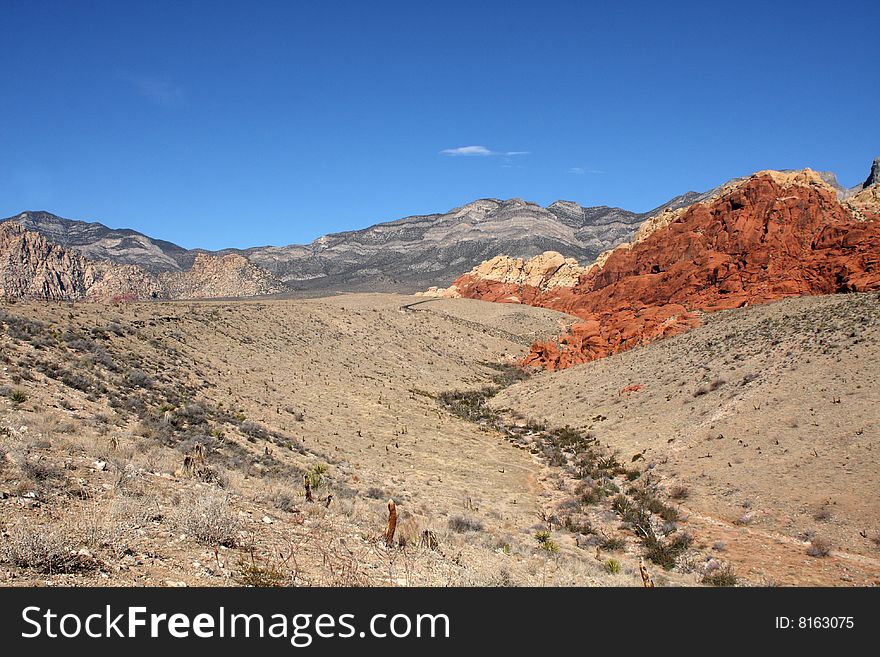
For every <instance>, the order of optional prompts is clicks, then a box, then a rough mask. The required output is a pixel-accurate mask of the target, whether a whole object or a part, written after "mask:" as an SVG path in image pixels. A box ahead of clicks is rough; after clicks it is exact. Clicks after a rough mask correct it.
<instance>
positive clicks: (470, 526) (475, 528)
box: [449, 516, 485, 534]
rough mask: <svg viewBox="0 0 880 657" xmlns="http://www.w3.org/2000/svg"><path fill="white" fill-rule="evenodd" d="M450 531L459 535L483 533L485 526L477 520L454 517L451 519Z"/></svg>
mask: <svg viewBox="0 0 880 657" xmlns="http://www.w3.org/2000/svg"><path fill="white" fill-rule="evenodd" d="M449 529H451V530H452V531H454V532H456V533H458V534H464V533H466V532H481V531H483V530H484V529H485V526H484V525H483V523H482V522H480V521H479V520H477V519H476V518H469V517H467V516H452V517H451V518H450V519H449Z"/></svg>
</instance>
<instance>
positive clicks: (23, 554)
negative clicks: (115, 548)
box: [2, 524, 97, 575]
mask: <svg viewBox="0 0 880 657" xmlns="http://www.w3.org/2000/svg"><path fill="white" fill-rule="evenodd" d="M2 545H3V547H2V555H3V559H4V560H5V561H6V562H7V563H10V564H12V565H14V566H18V567H19V568H30V569H33V570H36V571H37V572H40V573H46V574H49V575H51V574H56V573H76V572H82V571H84V570H91V569H93V568H95V567H96V565H97V564H95V563H94V562H93V560H92V559H91V558H90V557H89V556H87V554H86V553H79V552H78V551H77V548H78V542H77V540H76V539H75V537H74V536H73V532H72V531H71V530H70V528H69V527H68V526H67V525H64V524H60V525H52V526H47V527H35V526H17V527H14V528H13V529H12V530H11V531H10V532H9V536H8V537H7V539H6V540H5V541H4V542H3V544H2Z"/></svg>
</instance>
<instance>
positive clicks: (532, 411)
mask: <svg viewBox="0 0 880 657" xmlns="http://www.w3.org/2000/svg"><path fill="white" fill-rule="evenodd" d="M0 311H2V315H0V329H2V330H0V346H2V351H0V354H2V358H0V360H2V376H0V393H2V395H0V452H2V459H0V510H2V513H0V532H2V542H0V580H2V581H3V582H4V583H6V584H34V583H37V584H39V583H45V584H52V585H72V584H99V583H104V584H106V583H111V584H144V585H184V584H186V585H197V584H198V585H223V584H255V585H265V584H286V585H288V584H296V585H303V584H330V585H350V584H355V585H364V584H366V585H387V584H393V585H450V584H452V585H462V584H476V585H508V584H518V585H541V584H548V585H550V584H554V585H557V584H558V585H641V583H642V582H641V578H640V575H639V572H638V563H639V559H640V558H641V557H643V556H644V557H645V558H646V560H647V564H648V568H649V570H650V572H651V573H652V576H653V577H654V580H655V581H656V582H657V583H658V584H659V585H669V584H674V585H694V584H699V583H700V582H709V583H724V584H730V583H734V582H736V583H739V584H766V583H795V582H796V583H819V584H825V585H847V584H864V583H865V582H872V581H875V580H876V579H877V578H878V574H880V569H878V567H877V561H876V559H877V557H878V552H877V546H876V544H875V542H873V541H875V540H876V539H877V530H878V522H877V507H876V505H875V504H873V498H872V496H871V494H872V492H873V491H874V490H876V488H877V483H878V474H877V468H876V465H875V464H876V459H875V458H872V456H873V453H872V451H871V450H872V449H876V441H877V424H876V411H875V410H874V409H875V408H876V402H877V399H876V394H877V393H876V389H875V386H873V385H872V382H873V380H874V378H875V374H876V368H877V345H876V343H877V340H876V337H877V326H878V323H877V322H878V304H877V297H876V296H875V295H862V296H846V297H828V298H822V299H800V300H791V301H786V302H783V303H780V304H775V305H772V306H767V307H762V308H755V309H751V310H748V311H745V312H741V311H738V312H730V313H719V314H716V315H712V316H710V317H707V324H706V326H704V327H703V328H701V329H699V330H697V331H695V332H693V333H691V334H687V335H684V336H681V337H679V338H676V339H674V340H670V341H668V342H663V343H658V344H656V345H653V346H651V347H649V348H646V349H640V350H636V351H633V352H630V353H627V354H623V355H621V356H617V357H614V358H610V359H606V360H602V361H598V362H596V363H592V364H590V365H588V366H585V367H577V368H573V369H571V370H568V371H565V372H561V373H553V374H548V373H544V372H540V371H537V370H534V371H533V373H532V374H531V376H530V378H529V375H528V374H527V373H522V372H520V371H519V370H518V369H517V368H516V367H514V366H513V364H514V363H515V362H516V361H517V360H518V359H521V358H522V357H523V356H524V355H525V354H526V353H527V352H528V348H529V345H530V344H531V343H532V342H533V341H534V340H536V339H542V338H547V337H551V336H553V335H556V334H558V333H559V332H560V331H562V330H564V328H565V327H566V325H568V324H570V322H571V321H572V318H570V317H568V316H566V315H563V314H561V313H558V312H554V311H549V310H543V309H538V308H532V307H527V306H521V305H511V304H491V303H486V302H481V301H473V300H466V299H424V298H418V297H404V296H394V295H380V294H374V295H343V296H336V297H328V298H322V299H309V300H285V301H282V300H278V301H275V300H273V301H248V302H201V303H188V302H176V303H156V304H122V305H116V306H110V305H98V304H81V305H79V304H78V305H72V304H30V303H15V304H5V305H4V306H3V307H2V308H0ZM719 377H720V378H721V379H724V383H723V384H721V383H716V384H715V385H714V387H715V389H714V390H712V389H711V388H712V387H713V385H712V383H711V382H712V381H714V380H716V379H718V378H719ZM523 378H525V380H521V379H523ZM745 379H748V381H747V382H746V383H743V380H745ZM630 385H641V386H642V388H641V389H640V390H639V391H638V392H634V393H628V394H621V393H620V390H621V389H622V388H624V387H626V386H630ZM702 385H705V386H706V390H707V391H706V393H705V394H695V393H698V392H699V391H701V390H702V388H701V386H702ZM667 397H668V401H667ZM837 400H839V403H838V401H837ZM492 407H494V408H496V409H501V408H506V409H508V410H505V411H504V412H500V413H499V412H497V411H496V410H492ZM809 409H812V410H809ZM598 416H607V419H606V420H595V419H593V418H596V417H598ZM529 419H535V420H541V421H542V425H543V426H538V425H537V424H536V423H534V422H533V423H530V422H529ZM566 424H569V425H572V426H581V427H583V429H584V430H583V432H582V433H577V432H571V431H570V430H566V429H563V427H564V426H565V425H566ZM590 426H591V427H592V428H589V427H590ZM719 435H723V436H724V438H718V436H719ZM596 440H598V442H599V443H600V444H597V443H596V442H595V441H596ZM776 440H778V441H779V445H777V444H776V443H775V441H776ZM669 441H671V442H669ZM609 446H610V447H609ZM758 448H760V449H758ZM614 450H618V452H619V454H618V456H619V458H618V459H615V458H613V456H612V455H613V452H614ZM642 450H647V451H646V452H645V453H644V458H642V459H639V460H637V461H634V462H631V461H630V457H631V456H632V455H634V454H635V453H636V452H641V451H642ZM813 450H815V452H816V453H815V454H814V453H813ZM707 453H708V454H711V457H710V458H700V457H702V456H704V455H705V454H707ZM728 463H729V465H728ZM303 477H307V478H308V479H309V481H310V482H311V484H312V487H313V496H314V498H315V501H313V502H308V501H307V500H306V499H305V497H304V495H305V491H304V486H303ZM780 482H781V483H780ZM676 486H678V487H679V488H676ZM684 489H686V493H687V494H686V496H684V497H683V494H682V493H681V490H684ZM328 496H330V497H331V499H330V501H329V505H328V504H327V497H328ZM389 497H392V498H393V499H394V500H395V501H396V502H397V505H398V510H399V523H398V529H397V534H396V536H395V542H394V546H393V547H391V548H389V547H386V546H385V545H384V543H383V542H382V541H381V540H379V538H378V537H379V535H380V534H381V532H382V530H383V529H384V526H385V522H386V517H387V510H386V503H387V500H388V498H389ZM640 513H641V514H642V515H641V516H640V515H639V514H640ZM814 517H815V518H820V517H821V518H822V519H821V520H815V519H814ZM646 519H647V520H646ZM737 521H742V524H739V525H737V524H734V523H735V522H737ZM646 530H647V534H648V535H649V536H648V535H646V533H645V532H646ZM862 530H864V531H865V533H866V538H862V537H860V536H859V531H862ZM807 531H812V532H815V536H816V537H818V538H821V539H822V540H828V541H830V544H831V549H832V552H831V555H830V556H827V557H822V558H820V557H810V556H808V555H807V549H808V548H809V544H808V543H807V542H804V539H805V538H809V536H808V535H806V534H804V532H807ZM426 532H427V533H426ZM542 532H544V533H542ZM652 541H653V542H652ZM719 542H723V543H724V546H721V547H719V545H717V544H718V543H719ZM667 569H668V570H667ZM733 570H735V572H736V577H733V576H732V575H731V576H728V575H729V574H730V573H731V572H733ZM720 575H724V576H720Z"/></svg>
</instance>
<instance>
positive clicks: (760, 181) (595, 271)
mask: <svg viewBox="0 0 880 657" xmlns="http://www.w3.org/2000/svg"><path fill="white" fill-rule="evenodd" d="M808 173H812V172H808ZM786 175H788V174H777V173H775V172H772V173H770V172H768V173H761V174H755V175H754V176H752V177H751V178H749V179H748V180H746V181H745V182H743V183H741V184H739V185H736V186H734V187H732V188H730V189H728V190H725V192H724V193H723V194H722V195H721V196H720V197H717V198H715V199H712V200H710V201H707V202H705V203H701V204H696V205H693V206H690V207H689V208H687V209H686V210H684V211H680V212H678V213H677V214H675V215H674V216H671V218H670V219H669V222H668V223H665V224H663V223H662V222H661V223H659V224H658V227H656V228H655V229H653V232H650V234H647V236H643V239H641V241H636V242H634V243H633V244H630V245H627V246H625V247H621V248H617V249H615V250H614V251H612V252H611V253H610V255H608V257H607V258H606V259H604V262H603V263H601V264H598V265H596V266H594V267H592V268H590V269H588V270H587V272H586V273H585V274H583V275H581V276H580V278H579V280H578V282H577V283H576V284H575V285H573V286H571V287H554V288H552V289H547V290H541V289H539V288H536V287H530V286H527V285H525V286H524V285H516V284H509V283H500V282H497V281H492V280H485V279H479V278H477V277H475V276H473V275H471V274H466V275H465V276H462V277H461V278H459V279H458V280H457V281H456V282H455V283H454V284H453V288H450V289H455V290H456V292H457V294H458V295H459V296H463V297H468V298H476V299H485V300H488V301H512V302H521V303H527V304H530V305H535V306H542V307H546V308H552V309H555V310H561V311H564V312H567V313H570V314H572V315H575V316H577V317H579V318H581V319H582V320H584V321H583V322H582V323H578V324H575V325H574V326H572V328H571V330H570V332H569V333H568V334H567V335H564V336H562V337H561V338H560V339H559V340H558V341H556V342H540V343H536V344H535V345H534V346H533V347H532V350H531V353H530V354H529V356H528V357H527V358H526V360H525V362H526V363H527V364H534V365H541V366H543V367H547V368H550V369H556V368H562V367H568V366H570V365H572V364H576V363H582V362H586V361H589V360H593V359H596V358H601V357H604V356H607V355H609V354H614V353H618V352H620V351H623V350H625V349H630V348H632V347H634V346H637V345H641V344H645V343H647V342H651V341H653V340H656V339H659V338H663V337H669V336H672V335H676V334H678V333H681V332H683V331H686V330H688V329H690V328H692V327H694V326H696V325H698V324H699V318H698V316H697V315H696V314H695V311H704V312H712V311H716V310H722V309H727V308H739V307H742V306H746V305H750V304H757V303H767V302H769V301H773V300H776V299H780V298H783V297H787V296H795V295H805V294H830V293H834V292H848V291H866V290H874V289H878V288H880V216H878V215H877V214H876V213H874V212H871V211H870V210H866V209H864V208H861V210H862V211H861V212H860V213H855V212H854V208H852V207H850V206H847V205H844V204H842V203H841V202H840V201H839V200H838V198H837V196H836V194H835V192H834V190H833V189H832V188H830V187H828V186H827V185H824V184H818V183H817V182H815V181H812V182H811V180H812V179H811V178H810V176H809V175H803V174H802V175H801V176H800V177H798V178H796V179H795V177H794V176H793V175H791V176H790V177H789V178H787V179H786V178H785V176H786ZM793 180H794V182H792V181H793ZM600 262H601V261H600Z"/></svg>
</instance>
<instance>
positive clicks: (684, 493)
mask: <svg viewBox="0 0 880 657" xmlns="http://www.w3.org/2000/svg"><path fill="white" fill-rule="evenodd" d="M690 494H691V491H690V489H689V488H688V487H687V486H673V487H672V489H671V490H670V491H669V497H671V498H672V499H674V500H686V499H687V498H688V497H690Z"/></svg>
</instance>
